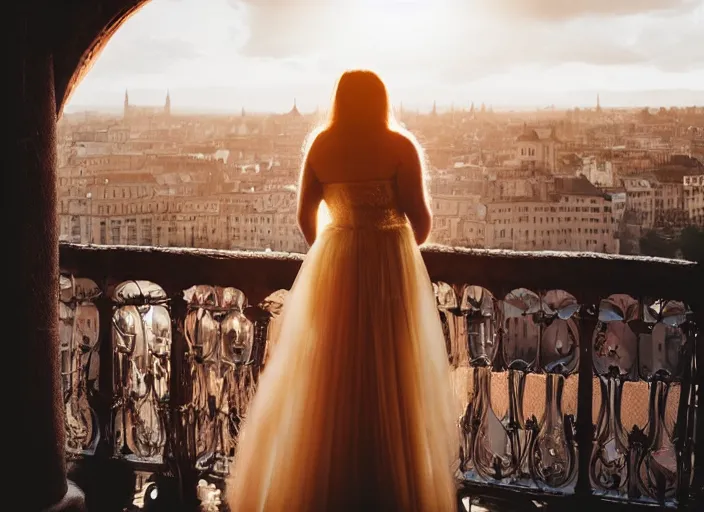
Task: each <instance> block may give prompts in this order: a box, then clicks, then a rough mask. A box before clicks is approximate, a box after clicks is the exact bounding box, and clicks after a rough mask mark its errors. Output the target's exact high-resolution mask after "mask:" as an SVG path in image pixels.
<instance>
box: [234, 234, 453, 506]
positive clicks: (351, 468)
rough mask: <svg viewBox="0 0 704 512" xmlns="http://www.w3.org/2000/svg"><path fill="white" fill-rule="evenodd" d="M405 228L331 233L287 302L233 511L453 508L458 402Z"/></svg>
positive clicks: (239, 456)
mask: <svg viewBox="0 0 704 512" xmlns="http://www.w3.org/2000/svg"><path fill="white" fill-rule="evenodd" d="M454 400H455V399H454V397H453V393H452V391H451V384H450V374H449V365H448V358H447V353H446V349H445V343H444V339H443V333H442V327H441V324H440V319H439V315H438V311H437V308H436V303H435V297H434V294H433V290H432V285H431V283H430V279H429V277H428V273H427V270H426V268H425V265H424V263H423V260H422V257H421V254H420V250H419V249H418V246H417V245H416V243H415V241H414V237H413V232H412V230H411V228H410V227H409V226H408V225H405V226H402V227H396V228H393V229H385V230H382V229H346V228H339V227H334V226H329V227H327V228H326V229H325V230H324V231H323V232H322V233H321V234H320V235H319V237H318V239H317V240H316V242H315V244H313V246H312V247H311V250H310V251H309V253H308V255H307V257H306V259H305V261H304V263H303V265H302V267H301V269H300V272H299V274H298V277H297V278H296V281H295V283H294V285H293V287H292V288H291V291H290V293H289V294H288V295H287V297H286V304H285V305H284V310H283V316H282V320H281V331H280V336H279V339H278V341H277V343H276V346H275V348H274V349H273V354H272V357H271V358H270V360H269V361H268V363H267V365H266V367H265V369H264V371H263V372H262V375H261V379H260V382H259V385H258V390H257V393H256V395H255V397H254V399H253V402H252V404H251V406H250V407H249V411H248V415H247V418H246V419H245V422H244V428H243V430H242V433H241V438H240V440H239V443H238V449H237V453H236V456H235V461H234V464H233V469H232V473H231V476H230V478H229V480H228V483H227V489H226V495H227V501H228V505H229V506H230V508H231V510H232V511H233V512H234V511H242V512H256V511H267V512H269V511H272V512H276V511H284V510H286V511H291V512H306V511H328V510H330V511H333V510H334V511H338V510H388V511H439V512H442V511H450V510H455V509H456V503H457V502H456V490H455V481H454V477H453V472H452V470H451V467H452V465H453V464H454V463H455V462H456V451H457V447H458V437H457V426H456V421H457V414H456V411H457V408H456V404H455V403H454Z"/></svg>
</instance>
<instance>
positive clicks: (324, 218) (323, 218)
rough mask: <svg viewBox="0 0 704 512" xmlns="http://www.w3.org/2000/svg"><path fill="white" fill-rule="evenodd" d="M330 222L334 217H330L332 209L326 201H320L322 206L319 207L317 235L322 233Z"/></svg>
mask: <svg viewBox="0 0 704 512" xmlns="http://www.w3.org/2000/svg"><path fill="white" fill-rule="evenodd" d="M330 222H332V218H331V217H330V210H329V209H328V205H327V204H325V201H322V202H321V203H320V206H319V207H318V220H317V228H316V235H320V233H322V232H323V230H324V229H325V227H326V226H327V225H328V224H330Z"/></svg>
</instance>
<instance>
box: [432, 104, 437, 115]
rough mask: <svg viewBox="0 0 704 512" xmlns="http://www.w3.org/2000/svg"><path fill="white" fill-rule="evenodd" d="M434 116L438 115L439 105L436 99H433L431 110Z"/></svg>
mask: <svg viewBox="0 0 704 512" xmlns="http://www.w3.org/2000/svg"><path fill="white" fill-rule="evenodd" d="M431 114H433V115H434V116H436V115H438V107H437V104H436V103H435V101H433V111H432V112H431Z"/></svg>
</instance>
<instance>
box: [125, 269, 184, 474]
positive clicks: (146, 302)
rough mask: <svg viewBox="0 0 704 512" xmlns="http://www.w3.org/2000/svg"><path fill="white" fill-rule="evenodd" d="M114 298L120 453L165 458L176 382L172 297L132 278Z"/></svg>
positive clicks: (138, 457) (129, 456) (155, 459)
mask: <svg viewBox="0 0 704 512" xmlns="http://www.w3.org/2000/svg"><path fill="white" fill-rule="evenodd" d="M112 299H113V302H114V304H115V307H114V311H113V317H112V343H113V351H114V357H115V361H114V366H113V370H114V381H113V382H114V395H115V399H114V406H113V408H114V411H113V412H114V427H113V436H114V440H113V441H114V446H115V453H116V454H119V455H121V456H123V457H125V458H127V459H136V460H139V461H144V462H151V463H160V462H161V461H162V460H163V456H164V448H165V446H166V441H167V435H168V433H167V431H166V421H165V418H166V414H167V408H168V401H169V387H170V382H171V362H170V356H171V339H172V337H171V334H172V330H171V316H170V314H169V309H168V306H167V303H168V298H167V296H166V292H165V291H164V290H163V289H162V288H161V287H160V286H159V285H157V284H154V283H152V282H150V281H126V282H124V283H121V284H119V285H118V286H117V287H115V290H114V292H113V294H112Z"/></svg>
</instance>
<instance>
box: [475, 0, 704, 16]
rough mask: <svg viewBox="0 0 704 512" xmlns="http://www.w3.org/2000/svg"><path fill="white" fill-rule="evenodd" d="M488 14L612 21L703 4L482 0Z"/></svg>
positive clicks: (678, 0)
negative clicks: (617, 17) (584, 17)
mask: <svg viewBox="0 0 704 512" xmlns="http://www.w3.org/2000/svg"><path fill="white" fill-rule="evenodd" d="M481 3H482V5H483V7H484V8H485V10H486V11H487V12H491V13H494V14H497V15H500V16H506V17H514V18H515V17H517V18H530V19H539V20H565V19H573V18H579V17H583V16H593V17H600V18H610V17H616V16H626V15H633V14H645V13H682V12H686V11H690V10H692V9H695V8H696V7H697V6H698V5H701V0H482V2H481Z"/></svg>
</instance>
